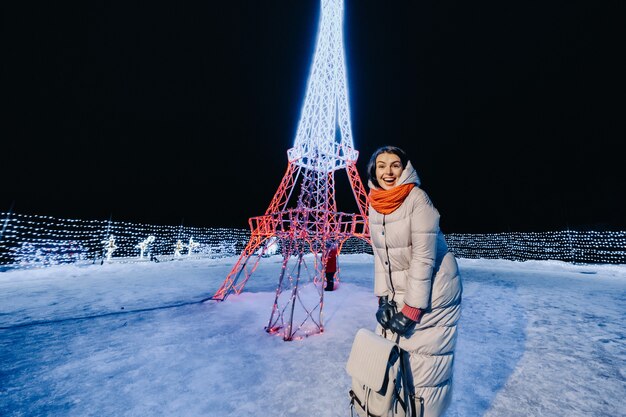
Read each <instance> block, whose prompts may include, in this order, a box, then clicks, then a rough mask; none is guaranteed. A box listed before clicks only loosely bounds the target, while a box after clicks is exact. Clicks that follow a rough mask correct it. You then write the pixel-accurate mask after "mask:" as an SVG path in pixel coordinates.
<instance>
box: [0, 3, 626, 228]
mask: <svg viewBox="0 0 626 417" xmlns="http://www.w3.org/2000/svg"><path fill="white" fill-rule="evenodd" d="M92 3H98V4H92ZM224 3H226V4H224ZM2 9H3V20H4V21H3V36H2V37H3V44H4V47H3V49H2V94H1V95H2V100H3V102H4V103H3V104H4V105H3V108H4V110H3V112H2V123H1V124H0V129H1V131H0V132H1V133H0V138H1V141H2V145H1V147H0V174H1V178H2V180H1V181H2V189H1V192H0V212H3V211H8V210H10V209H11V208H12V210H13V211H14V212H17V213H23V214H41V215H52V216H55V217H61V218H81V219H102V220H105V219H108V218H109V216H111V218H112V219H113V220H118V221H130V222H138V223H154V224H171V225H177V224H181V223H183V224H185V225H189V226H212V227H218V226H219V227H247V219H248V218H249V217H251V216H256V215H261V214H263V212H264V211H265V209H266V208H267V206H268V204H269V203H270V201H271V198H272V196H273V194H274V192H275V191H276V189H277V187H278V184H279V182H280V180H281V178H282V175H283V173H284V171H285V169H286V167H287V155H286V152H287V149H289V148H290V147H291V146H292V145H293V140H294V137H295V132H296V127H297V123H298V119H299V115H300V108H301V105H302V101H303V98H304V93H305V88H306V80H307V77H308V73H309V67H310V65H311V61H312V55H313V51H314V43H315V35H316V30H317V23H318V18H319V2H318V1H316V0H291V1H262V2H261V1H255V2H253V1H248V2H242V1H227V2H210V1H204V2H194V3H190V2H159V1H156V2H80V3H79V2H76V4H69V3H66V2H11V4H8V5H7V4H6V2H5V4H3V6H2ZM624 9H625V7H624V2H623V1H617V0H615V1H609V0H607V1H588V0H586V1H562V2H556V1H547V2H536V4H535V2H507V1H493V2H480V3H478V4H475V3H474V2H468V1H447V2H441V1H435V2H421V1H380V0H378V1H374V0H346V14H345V27H344V31H345V47H346V60H347V69H348V85H349V94H350V106H351V119H352V128H353V133H354V142H355V147H356V149H357V150H359V152H360V158H359V161H358V168H359V171H360V173H361V177H362V179H363V180H364V181H366V176H365V166H366V164H367V161H368V159H369V156H370V155H371V153H372V151H373V150H375V149H376V148H377V147H379V146H382V145H387V144H392V145H397V146H400V147H402V148H404V149H405V150H406V151H407V152H408V154H409V156H410V159H411V160H412V162H413V165H414V166H415V167H416V169H417V171H418V174H419V175H420V177H421V179H422V187H423V188H424V189H425V190H426V191H427V193H428V194H429V195H430V197H431V199H432V200H433V203H434V204H435V206H436V207H437V208H438V209H439V211H440V213H441V216H442V218H441V226H442V230H443V232H444V233H453V232H455V233H469V232H471V233H487V232H507V231H546V230H564V229H567V228H569V229H581V230H589V229H591V230H626V192H625V191H624V185H625V184H626V175H625V174H624V171H625V168H624V165H625V163H624V161H625V159H626V158H625V157H624V153H623V151H621V150H620V147H621V146H623V143H624V142H625V139H626V129H625V125H626V123H625V116H626V105H625V100H626V88H625V86H626V83H625V81H624V79H625V76H624V74H626V65H625V63H624V55H625V54H624V39H626V36H625V35H626V34H625V33H624V32H625V26H626V25H625V24H624V21H625V19H624V18H625V17H626V13H625V10H624ZM337 181H338V184H337V194H338V195H337V198H338V201H339V209H340V210H342V211H354V210H355V207H354V204H353V202H352V201H353V199H352V196H351V194H350V191H349V190H348V189H347V188H346V184H347V177H346V175H345V173H344V172H339V173H338V174H337Z"/></svg>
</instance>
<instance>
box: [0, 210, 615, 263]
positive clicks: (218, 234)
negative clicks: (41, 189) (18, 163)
mask: <svg viewBox="0 0 626 417" xmlns="http://www.w3.org/2000/svg"><path fill="white" fill-rule="evenodd" d="M150 236H154V239H153V241H152V242H151V243H150V245H149V247H146V248H145V250H144V252H145V253H144V254H145V255H147V254H148V252H149V253H151V254H152V255H155V256H170V255H171V256H176V255H183V254H184V255H191V254H196V255H211V256H216V255H217V256H219V255H220V254H221V255H223V256H232V255H238V254H239V252H241V250H242V249H243V247H244V246H245V244H246V243H247V241H248V239H249V237H250V232H249V231H248V230H245V229H229V228H200V227H191V226H182V225H179V226H156V225H150V224H138V223H129V222H119V221H110V220H80V219H57V218H54V217H51V216H40V215H24V214H18V213H0V265H7V264H14V263H16V257H17V258H19V257H20V255H26V256H23V257H22V260H23V259H24V258H26V259H30V260H31V261H32V260H33V256H34V254H35V253H36V252H37V251H39V252H37V253H39V256H40V257H45V256H48V258H50V259H48V260H50V261H52V263H55V262H54V261H57V262H56V263H59V262H68V261H72V260H81V259H94V260H95V259H97V258H98V257H105V256H106V254H107V251H108V249H107V247H110V240H111V238H112V239H114V245H115V246H116V248H115V250H114V251H113V252H112V253H111V257H110V258H111V259H115V258H120V257H124V258H127V260H128V261H132V259H133V258H137V260H141V259H142V257H140V255H141V252H142V251H141V248H140V245H141V243H142V242H144V243H145V242H146V240H147V239H148V238H149V237H150ZM446 240H447V241H448V244H449V246H450V248H451V249H452V250H453V252H454V253H455V254H456V255H457V256H458V257H462V258H491V259H495V258H498V259H511V260H520V261H524V260H530V259H537V260H543V259H557V260H563V261H569V262H582V263H584V262H593V263H626V232H624V231H621V232H612V231H603V232H597V231H572V230H566V231H549V232H528V233H520V232H510V233H496V234H447V235H446ZM364 252H367V253H371V248H369V246H368V245H367V244H366V243H365V242H363V241H361V240H359V239H356V238H352V239H349V240H348V241H347V242H346V243H345V244H344V245H343V248H342V253H364ZM35 258H36V257H35ZM18 260H19V259H18ZM23 263H24V262H23Z"/></svg>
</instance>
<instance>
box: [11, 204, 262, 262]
mask: <svg viewBox="0 0 626 417" xmlns="http://www.w3.org/2000/svg"><path fill="white" fill-rule="evenodd" d="M0 221H2V222H3V224H4V229H3V233H2V234H1V235H0V268H2V269H7V268H31V267H41V266H49V265H56V264H62V263H74V262H79V263H96V262H102V261H103V260H104V262H147V261H150V260H155V261H164V260H171V259H173V258H174V252H175V245H176V242H177V241H178V240H180V241H181V242H183V241H189V244H186V245H185V244H183V245H182V246H183V248H181V249H184V248H186V249H187V250H186V251H183V252H182V254H185V255H186V256H185V258H198V257H211V258H218V257H226V256H235V255H237V254H239V252H240V251H241V250H242V248H243V247H244V246H245V244H246V242H247V241H248V239H249V237H250V232H249V231H247V230H243V229H227V228H199V227H189V226H185V227H183V226H156V225H149V224H140V223H127V222H116V221H108V220H79V219H58V218H55V217H51V216H39V215H24V214H18V213H0ZM142 248H143V249H142ZM185 252H186V253H185ZM146 254H148V256H145V255H146Z"/></svg>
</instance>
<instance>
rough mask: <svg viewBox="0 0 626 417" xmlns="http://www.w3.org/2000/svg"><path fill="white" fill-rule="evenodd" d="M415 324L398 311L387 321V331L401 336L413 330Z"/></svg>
mask: <svg viewBox="0 0 626 417" xmlns="http://www.w3.org/2000/svg"><path fill="white" fill-rule="evenodd" d="M415 323H416V322H415V321H413V320H411V319H410V318H408V317H407V316H405V315H404V314H402V312H401V311H400V312H398V313H396V314H394V316H393V317H392V318H391V320H389V327H388V329H389V330H391V331H392V332H394V333H395V334H398V335H400V336H402V335H404V334H406V333H407V332H409V331H410V330H411V329H412V328H413V326H415Z"/></svg>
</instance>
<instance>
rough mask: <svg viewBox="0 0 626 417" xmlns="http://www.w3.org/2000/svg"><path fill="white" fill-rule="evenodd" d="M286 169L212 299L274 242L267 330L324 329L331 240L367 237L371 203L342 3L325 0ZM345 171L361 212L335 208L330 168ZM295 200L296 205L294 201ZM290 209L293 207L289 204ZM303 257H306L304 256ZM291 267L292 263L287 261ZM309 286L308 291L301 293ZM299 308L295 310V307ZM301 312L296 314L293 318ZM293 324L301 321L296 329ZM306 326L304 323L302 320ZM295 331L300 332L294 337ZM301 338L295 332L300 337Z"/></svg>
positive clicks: (240, 279)
mask: <svg viewBox="0 0 626 417" xmlns="http://www.w3.org/2000/svg"><path fill="white" fill-rule="evenodd" d="M287 156H288V165H287V171H286V172H285V175H284V176H283V179H282V181H281V183H280V185H279V186H278V190H277V191H276V193H275V195H274V198H273V199H272V201H271V202H270V205H269V207H268V208H267V210H266V211H265V214H264V215H262V216H258V217H252V218H251V219H250V230H251V238H250V241H249V242H248V244H247V245H246V247H245V249H244V250H243V251H242V253H241V255H240V257H239V259H238V261H237V263H236V264H235V266H234V267H233V269H232V270H231V272H230V273H229V274H228V276H227V277H226V279H225V280H224V282H223V284H222V286H221V287H220V288H219V290H218V291H217V292H216V293H215V295H214V296H213V299H214V300H218V301H222V300H224V299H226V297H228V295H230V294H232V293H236V294H238V293H240V292H241V291H242V290H243V288H244V286H245V285H246V282H247V281H248V279H250V277H251V276H252V274H253V273H254V270H255V269H256V267H257V266H258V263H259V261H260V259H261V257H262V256H263V254H264V253H265V252H266V251H267V248H268V246H269V244H270V242H271V243H273V240H274V239H277V240H278V242H279V244H280V247H281V248H282V255H283V262H282V269H281V272H280V276H279V282H278V287H277V290H276V299H275V302H274V306H273V309H272V314H271V317H270V320H269V323H268V325H267V327H266V330H267V331H268V332H270V333H275V332H282V335H283V338H284V339H285V340H291V339H293V338H294V336H295V335H296V334H297V333H300V334H305V335H308V334H310V333H318V332H322V331H323V329H324V327H323V323H322V307H323V299H324V291H323V285H324V269H325V265H326V260H327V255H328V249H327V248H328V247H329V244H330V243H335V244H338V245H339V250H340V251H341V246H342V245H343V243H344V242H345V241H346V240H347V239H349V238H352V237H357V238H360V239H363V240H365V241H369V231H368V225H367V207H368V200H367V194H366V192H365V189H364V188H363V184H362V183H361V179H360V177H359V174H358V172H357V169H356V165H355V164H356V160H357V157H358V152H357V151H356V150H355V149H354V144H353V140H352V129H351V125H350V110H349V106H348V87H347V78H346V66H345V61H344V48H343V0H322V1H321V17H320V23H319V28H318V34H317V43H316V48H315V54H314V57H313V63H312V67H311V73H310V76H309V80H308V84H307V91H306V95H305V98H304V104H303V107H302V113H301V116H300V121H299V123H298V129H297V132H296V138H295V141H294V146H293V148H291V149H289V150H288V151H287ZM344 169H345V170H346V172H347V174H348V180H349V182H350V186H351V188H352V191H353V194H354V197H355V199H356V203H357V207H358V210H359V213H356V214H354V213H344V212H339V211H337V203H336V200H335V172H336V171H338V170H344ZM292 196H293V197H294V198H293V202H295V207H294V206H291V203H292ZM290 207H291V208H290ZM305 255H306V257H305ZM292 264H294V265H293V266H292ZM304 284H309V285H306V289H308V290H311V289H312V288H314V289H315V291H313V295H312V296H310V297H309V296H306V295H305V294H304V293H303V291H304V290H305V285H304ZM297 306H300V307H301V309H300V308H299V309H298V310H297V311H296V307H297ZM300 313H303V314H302V315H301V317H298V315H299V314H300ZM294 322H300V324H299V325H297V326H294V324H293V323H294ZM305 323H308V324H309V325H311V324H312V325H311V326H309V328H306V327H305V326H304V325H305ZM299 336H300V335H299ZM299 336H298V337H299Z"/></svg>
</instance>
